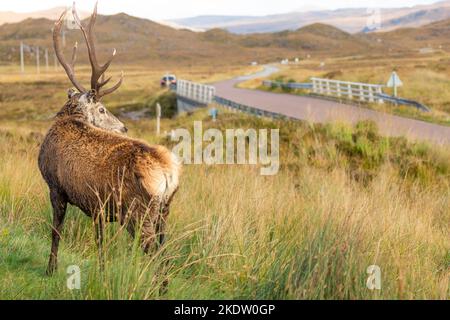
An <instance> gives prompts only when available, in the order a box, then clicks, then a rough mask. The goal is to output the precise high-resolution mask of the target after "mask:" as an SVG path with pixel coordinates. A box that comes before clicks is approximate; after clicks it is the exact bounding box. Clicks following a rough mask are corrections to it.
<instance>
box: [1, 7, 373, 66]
mask: <svg viewBox="0 0 450 320" xmlns="http://www.w3.org/2000/svg"><path fill="white" fill-rule="evenodd" d="M53 24H54V21H51V20H48V19H27V20H25V21H22V22H20V23H13V24H4V25H2V26H0V63H10V62H18V58H19V54H18V48H19V45H20V41H23V42H24V43H25V44H26V45H27V47H26V51H27V59H29V60H30V59H33V56H34V51H35V47H36V46H39V47H41V48H48V49H50V50H51V51H50V52H53V51H52V38H51V29H52V27H53ZM95 30H96V35H97V37H98V39H99V46H98V50H99V54H100V56H101V57H107V56H109V54H110V53H111V51H112V49H113V48H116V49H117V52H118V56H117V58H116V59H117V60H118V61H121V62H123V63H135V62H137V61H139V62H147V63H161V62H164V61H170V62H171V63H184V64H186V63H199V62H200V63H201V62H205V61H206V62H212V61H213V60H214V62H216V63H231V62H245V63H248V62H250V61H253V60H259V61H262V62H263V61H273V60H274V59H276V60H278V59H282V58H285V57H293V56H299V55H302V54H306V53H313V52H314V53H321V52H322V53H325V52H326V53H328V52H329V51H330V50H333V51H334V54H336V55H348V54H354V53H359V52H362V51H364V50H366V48H367V47H368V46H371V44H370V43H367V41H366V40H365V39H360V38H357V37H354V36H352V35H350V34H348V33H346V32H343V31H341V30H339V29H336V28H334V27H331V26H327V25H323V24H315V25H311V26H308V27H304V28H301V29H299V30H296V31H284V32H279V33H267V34H254V35H235V34H232V33H229V32H227V31H225V30H220V29H214V30H210V31H208V32H193V31H190V30H177V29H174V28H171V27H169V26H166V25H161V24H158V23H156V22H153V21H150V20H146V19H140V18H135V17H131V16H128V15H126V14H117V15H114V16H99V17H98V19H97V24H96V29H95ZM75 41H78V42H79V43H80V51H81V50H83V48H84V41H83V39H82V36H81V33H80V32H79V30H67V31H66V42H67V45H68V46H71V45H72V44H73V43H74V42H75ZM69 50H70V48H69V47H68V48H67V50H66V51H67V54H69ZM80 59H83V55H80ZM84 59H86V57H85V55H84ZM85 61H86V60H85Z"/></svg>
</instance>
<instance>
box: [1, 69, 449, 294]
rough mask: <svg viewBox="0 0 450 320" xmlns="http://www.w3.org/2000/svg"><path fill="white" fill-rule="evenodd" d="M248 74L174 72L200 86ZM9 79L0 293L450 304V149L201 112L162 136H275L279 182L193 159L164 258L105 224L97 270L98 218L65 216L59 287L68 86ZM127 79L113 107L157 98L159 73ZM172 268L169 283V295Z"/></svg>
mask: <svg viewBox="0 0 450 320" xmlns="http://www.w3.org/2000/svg"><path fill="white" fill-rule="evenodd" d="M161 71H162V70H161ZM164 71H165V70H164ZM164 71H162V72H164ZM248 71H251V70H248ZM238 73H242V69H240V68H239V67H235V68H234V67H233V68H228V69H226V70H225V69H223V70H201V69H196V70H195V72H194V71H192V70H190V69H185V70H177V74H179V75H181V76H184V77H187V78H189V79H193V80H202V81H205V82H208V81H212V80H214V79H219V78H226V77H230V76H232V75H234V74H238ZM0 74H2V75H1V76H0V83H1V84H0V86H1V89H2V90H1V91H0V92H1V100H0V102H1V108H0V299H165V298H168V299H179V298H180V299H182V298H183V299H196V298H197V299H221V298H242V299H424V298H430V299H448V298H449V297H450V280H449V277H450V239H449V237H448V234H449V223H448V222H449V221H450V210H449V207H450V203H449V202H450V150H449V149H448V148H442V147H439V148H438V147H434V146H431V145H427V144H411V143H409V142H407V141H406V140H405V139H403V138H395V139H389V138H382V137H380V136H379V135H378V134H377V130H376V128H375V127H374V126H373V125H372V124H371V123H360V124H358V125H357V126H356V127H354V128H351V127H347V126H345V125H340V124H333V125H326V126H311V125H309V124H306V123H302V122H277V121H269V120H264V119H258V118H252V117H249V116H245V115H242V114H235V113H229V112H227V111H225V110H221V112H220V116H219V120H218V121H217V122H212V121H211V120H210V119H209V116H208V112H207V110H202V111H199V112H196V113H194V114H193V115H190V116H187V115H185V116H179V117H177V118H174V119H164V120H163V121H162V131H163V132H164V131H169V130H171V129H174V128H180V127H185V128H191V129H192V122H193V121H194V120H203V125H204V127H205V128H208V127H215V128H218V129H220V130H225V129H226V128H255V129H258V128H280V129H281V131H280V148H281V150H280V151H281V169H280V172H279V174H277V175H276V176H273V177H263V176H260V175H259V168H258V167H257V166H256V167H253V166H204V165H198V166H185V167H184V173H183V176H182V180H181V181H182V183H181V188H180V191H179V193H178V194H177V197H176V198H175V201H174V203H173V206H172V212H171V215H170V218H169V222H168V239H167V243H166V245H165V246H164V248H163V250H161V251H159V252H158V253H157V254H156V255H154V256H145V255H143V254H142V253H141V250H140V248H139V246H138V244H137V243H136V242H133V241H131V239H130V237H129V236H128V234H127V233H126V232H125V231H124V230H122V229H121V228H119V226H117V225H109V226H108V227H107V235H106V240H105V243H106V268H105V271H104V272H103V273H100V272H99V268H98V255H97V250H96V245H95V242H94V231H93V226H92V222H91V221H90V220H89V218H87V217H85V216H84V214H82V213H81V212H80V211H79V210H78V209H75V208H70V209H69V212H68V215H67V219H66V223H65V228H64V232H63V236H62V241H61V246H60V259H59V267H60V268H59V271H58V273H57V274H56V275H55V276H54V277H52V278H49V277H47V276H45V269H46V265H47V259H48V255H49V250H50V225H51V216H52V211H51V206H50V202H49V199H48V195H47V193H48V191H47V187H46V185H45V184H44V182H43V180H42V178H41V176H40V173H39V171H38V168H37V152H38V148H39V144H40V142H41V140H42V137H43V134H45V132H46V130H47V128H48V126H49V125H50V123H51V122H50V119H49V118H50V117H51V115H52V114H53V113H54V112H55V111H57V110H58V109H59V108H60V107H61V106H62V104H63V103H64V101H65V90H66V87H67V85H66V84H63V83H61V81H62V76H59V75H58V76H57V75H55V74H49V75H42V76H41V77H40V78H39V79H37V78H36V77H35V76H26V77H25V78H22V77H21V76H20V75H18V74H16V75H10V76H4V75H3V74H4V73H0ZM126 74H127V81H126V82H125V85H124V87H123V89H121V90H119V92H118V94H117V95H115V96H114V97H110V98H109V99H108V101H107V103H108V105H109V106H111V109H112V110H113V111H114V112H116V113H117V114H119V113H120V112H121V110H122V109H128V108H129V109H133V108H136V105H138V106H139V105H146V104H147V103H149V101H151V100H152V99H154V97H155V95H157V94H159V93H161V91H160V88H159V87H158V82H157V80H158V78H159V77H160V76H161V72H158V71H149V72H146V71H145V70H139V69H138V68H136V69H130V70H127V72H126ZM205 74H206V76H205ZM299 79H300V78H299ZM300 80H301V79H300ZM124 121H125V122H126V124H127V126H128V127H129V128H130V133H129V135H130V136H132V137H137V138H140V139H143V140H145V141H147V142H149V143H161V144H165V145H168V146H171V145H172V143H171V142H170V141H169V140H168V139H167V138H165V137H161V138H158V137H155V135H154V134H153V133H154V132H155V123H154V120H151V119H142V120H138V121H131V120H126V119H125V120H124ZM70 265H78V266H79V267H80V268H81V290H73V291H71V290H68V289H67V286H66V280H67V277H68V275H67V274H66V268H67V267H68V266H70ZM370 265H378V266H380V268H381V271H382V289H381V290H375V291H370V290H368V289H367V287H366V280H367V277H368V274H367V273H366V270H367V267H369V266H370ZM162 274H167V275H168V277H169V279H170V284H169V287H168V291H167V293H165V294H162V295H161V294H160V292H159V289H160V285H161V281H162V280H163V277H162V276H161V275H162Z"/></svg>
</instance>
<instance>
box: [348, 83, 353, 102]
mask: <svg viewBox="0 0 450 320" xmlns="http://www.w3.org/2000/svg"><path fill="white" fill-rule="evenodd" d="M348 98H349V99H350V100H352V99H353V88H352V84H351V83H349V84H348Z"/></svg>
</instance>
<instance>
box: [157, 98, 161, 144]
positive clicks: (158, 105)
mask: <svg viewBox="0 0 450 320" xmlns="http://www.w3.org/2000/svg"><path fill="white" fill-rule="evenodd" d="M160 132H161V105H160V104H159V103H157V104H156V135H157V136H159V134H160Z"/></svg>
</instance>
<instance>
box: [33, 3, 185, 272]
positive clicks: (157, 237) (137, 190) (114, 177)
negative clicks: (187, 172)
mask: <svg viewBox="0 0 450 320" xmlns="http://www.w3.org/2000/svg"><path fill="white" fill-rule="evenodd" d="M66 13H67V11H66V12H64V13H63V14H62V16H61V18H60V19H59V20H58V21H57V22H56V24H55V27H54V30H53V41H54V47H55V52H56V55H57V57H58V59H59V62H60V63H61V65H62V66H63V68H64V69H65V71H66V73H67V76H68V77H69V79H70V81H71V82H72V84H73V85H74V86H75V88H76V89H77V90H78V92H76V91H74V90H69V97H68V101H67V102H66V104H65V106H64V107H63V108H62V109H61V111H60V112H59V113H58V114H57V115H56V117H55V121H54V123H53V125H52V127H51V128H50V130H49V131H48V133H47V135H46V137H45V140H44V142H43V144H42V146H41V149H40V153H39V169H40V171H41V173H42V176H43V178H44V179H45V181H46V182H47V184H48V187H49V190H50V200H51V204H52V207H53V229H52V245H51V254H50V260H49V264H48V269H47V273H48V274H49V275H51V274H53V272H54V271H55V270H56V267H57V256H58V245H59V240H60V236H61V230H62V227H63V223H64V217H65V214H66V207H67V204H68V203H69V204H71V205H74V206H76V207H78V208H80V209H81V210H82V211H83V212H84V213H85V214H86V215H87V216H89V217H91V218H92V219H93V221H94V223H95V226H96V230H97V232H96V239H97V244H98V246H99V248H100V252H101V244H102V238H103V227H104V223H103V221H107V222H113V221H118V222H119V223H121V224H122V225H123V226H124V227H126V229H127V230H128V231H129V233H130V234H131V235H132V236H133V237H134V236H135V235H136V236H138V237H139V238H140V241H141V244H142V248H143V249H144V251H145V252H148V251H149V250H150V249H151V248H153V247H154V246H156V245H157V243H159V244H161V243H162V242H163V240H164V227H165V222H166V218H167V216H168V214H169V205H170V203H171V201H172V199H173V196H174V194H175V192H176V190H177V189H178V177H179V174H180V170H181V167H180V164H179V162H178V160H177V159H176V157H175V156H174V155H173V154H172V153H171V152H170V151H169V150H167V149H166V148H165V147H162V146H149V145H147V144H146V143H144V142H141V141H138V140H135V139H130V138H128V137H126V136H124V135H123V133H125V132H126V131H127V129H126V128H125V126H124V125H123V124H122V123H121V122H120V121H119V120H118V119H117V118H116V117H114V116H113V115H112V114H111V113H110V112H108V111H107V110H106V108H105V106H104V105H103V104H102V103H101V98H102V97H104V96H105V95H107V94H110V93H112V92H114V91H115V90H117V89H118V88H119V87H120V85H121V83H122V79H123V74H122V76H121V78H120V80H119V81H118V82H117V84H116V85H114V86H113V87H111V88H110V89H106V90H102V88H103V87H104V86H105V85H106V84H107V83H108V82H109V81H110V79H111V78H108V79H106V80H105V79H104V75H105V72H106V70H107V68H108V67H109V65H110V63H111V61H112V59H113V57H114V55H115V50H114V54H113V57H111V58H110V59H109V60H108V62H107V63H106V64H104V65H99V63H98V62H97V56H96V52H95V44H94V36H93V28H94V24H95V20H96V16H97V5H96V6H95V9H94V12H93V14H92V16H91V19H90V22H89V24H88V26H87V27H86V26H84V25H83V23H82V22H81V21H80V19H79V18H78V15H77V13H76V10H75V9H73V13H74V17H75V21H76V22H77V24H78V26H79V27H80V29H81V32H82V33H83V36H84V39H85V41H86V44H87V50H88V54H89V60H90V64H91V67H92V76H91V89H90V90H87V89H85V87H84V86H83V85H82V84H81V83H80V82H79V81H78V80H77V79H76V78H75V73H74V65H75V60H76V55H77V54H76V53H77V45H76V44H75V47H74V50H73V54H72V61H71V63H68V62H67V61H66V59H65V58H64V55H63V53H62V49H61V44H60V33H61V28H62V24H63V21H64V18H65V16H66ZM138 232H139V234H137V233H138Z"/></svg>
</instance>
